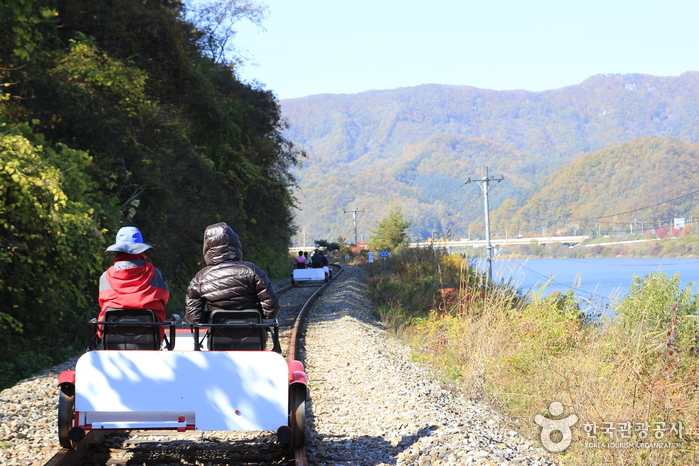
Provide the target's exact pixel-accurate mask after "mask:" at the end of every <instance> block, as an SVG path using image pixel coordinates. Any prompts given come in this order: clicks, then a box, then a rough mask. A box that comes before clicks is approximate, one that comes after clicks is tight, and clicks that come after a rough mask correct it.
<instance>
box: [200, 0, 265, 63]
mask: <svg viewBox="0 0 699 466" xmlns="http://www.w3.org/2000/svg"><path fill="white" fill-rule="evenodd" d="M266 14H267V6H266V5H258V4H257V3H256V2H255V1H254V0H213V1H199V2H194V1H188V2H187V15H186V16H187V19H188V20H190V21H191V22H192V23H194V24H195V25H196V26H197V28H198V29H199V30H200V37H199V40H198V44H199V46H200V47H201V49H202V52H203V53H204V54H205V55H206V56H208V57H209V58H211V59H212V60H214V61H216V62H218V63H227V64H229V65H234V64H241V63H242V62H244V61H245V60H244V59H243V58H242V57H241V56H240V55H241V54H240V51H238V50H237V49H236V48H235V47H233V46H232V45H231V40H232V39H233V38H234V37H235V33H236V31H235V29H234V27H235V25H236V24H237V23H238V22H239V21H241V20H243V19H247V20H249V21H251V22H252V23H253V24H255V25H256V26H258V27H262V20H263V19H264V18H265V16H266Z"/></svg>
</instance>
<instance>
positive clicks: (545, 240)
mask: <svg viewBox="0 0 699 466" xmlns="http://www.w3.org/2000/svg"><path fill="white" fill-rule="evenodd" d="M586 239H589V236H539V237H535V238H496V239H491V240H490V244H491V245H492V246H506V245H520V246H521V245H525V244H530V243H532V242H536V243H537V244H541V245H546V244H553V243H561V244H567V245H568V246H571V247H572V246H575V245H576V244H578V243H581V242H583V241H585V240H586ZM487 245H488V242H487V241H486V240H484V239H475V240H467V239H460V240H456V241H434V242H432V241H425V242H424V243H423V242H419V243H410V244H409V245H408V247H410V248H425V247H429V246H433V247H439V248H446V247H473V248H482V247H485V246H487Z"/></svg>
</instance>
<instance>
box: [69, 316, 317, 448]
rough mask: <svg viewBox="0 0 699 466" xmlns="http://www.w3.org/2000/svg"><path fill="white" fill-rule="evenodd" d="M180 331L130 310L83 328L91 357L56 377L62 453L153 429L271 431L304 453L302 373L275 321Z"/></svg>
mask: <svg viewBox="0 0 699 466" xmlns="http://www.w3.org/2000/svg"><path fill="white" fill-rule="evenodd" d="M181 324H182V322H180V321H179V316H177V315H173V316H172V319H171V321H169V322H156V318H155V313H154V312H153V311H150V310H137V309H119V310H109V311H107V312H106V313H105V316H104V320H103V321H97V320H96V319H93V320H92V321H90V326H91V329H92V330H91V339H90V344H89V346H88V351H87V352H86V353H85V354H83V355H82V356H81V357H80V358H79V359H78V362H77V364H76V367H75V370H73V371H64V372H62V373H61V374H60V375H59V376H58V385H59V388H60V393H59V402H58V437H59V443H60V445H61V446H62V447H64V448H74V447H75V446H76V445H77V444H78V443H79V442H80V441H81V440H83V439H84V437H85V436H86V434H87V432H88V431H90V430H96V429H104V430H149V429H157V430H176V431H179V432H184V431H188V430H236V431H276V434H277V439H278V441H279V442H281V443H283V444H288V445H289V446H290V447H291V448H298V447H300V446H302V445H303V443H304V427H305V401H306V373H305V372H304V367H303V363H302V362H300V361H296V360H293V361H288V362H287V361H286V360H285V359H284V357H283V356H282V355H281V347H280V344H279V333H278V326H279V324H278V322H277V321H276V319H275V320H267V319H262V316H261V314H260V312H259V311H258V310H257V309H251V310H243V311H240V310H236V311H227V310H216V311H213V312H211V316H210V319H209V322H208V323H200V324H194V325H192V326H190V328H178V327H181V326H182V325H181ZM98 329H101V332H102V335H101V338H100V337H98V336H97V335H98ZM268 335H269V337H270V339H271V341H272V349H271V350H268V349H267V340H268Z"/></svg>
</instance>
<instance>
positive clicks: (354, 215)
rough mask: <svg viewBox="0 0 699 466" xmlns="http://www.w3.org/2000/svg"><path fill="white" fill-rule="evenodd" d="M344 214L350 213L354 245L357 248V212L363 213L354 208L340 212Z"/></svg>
mask: <svg viewBox="0 0 699 466" xmlns="http://www.w3.org/2000/svg"><path fill="white" fill-rule="evenodd" d="M342 211H343V212H344V213H348V212H352V221H353V222H354V245H355V246H357V247H359V241H357V212H364V211H363V210H359V209H357V208H356V207H355V208H354V210H344V209H343V210H342Z"/></svg>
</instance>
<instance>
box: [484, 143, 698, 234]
mask: <svg viewBox="0 0 699 466" xmlns="http://www.w3.org/2000/svg"><path fill="white" fill-rule="evenodd" d="M539 186H540V187H539V188H538V189H537V190H536V192H535V194H534V195H533V196H531V198H528V199H527V200H526V203H525V204H524V205H523V206H521V207H519V208H514V209H513V208H512V205H507V204H504V205H502V206H501V207H500V209H499V210H498V211H497V212H495V213H494V215H493V216H494V217H495V218H497V219H498V221H497V224H498V226H499V228H500V229H502V228H508V227H509V228H512V229H511V230H510V231H515V230H525V231H536V232H541V231H542V229H543V230H544V231H545V232H547V234H550V233H553V234H573V232H574V229H575V231H577V233H579V234H594V232H595V231H600V232H602V233H606V234H614V233H615V232H616V231H617V230H620V231H625V232H626V231H629V229H630V225H632V224H633V225H634V227H633V228H636V229H637V231H640V230H641V228H643V229H645V228H646V227H657V226H660V225H666V224H672V221H673V219H674V218H675V217H687V218H694V217H697V215H699V203H697V195H699V189H698V188H697V186H699V144H696V143H688V142H684V141H681V140H679V139H676V138H666V137H648V138H638V139H634V140H632V141H630V142H627V143H623V144H619V145H617V146H613V147H608V148H605V149H602V150H599V151H596V152H594V153H591V154H584V155H582V156H581V157H579V158H578V159H577V160H575V161H574V162H571V163H569V164H568V165H566V166H565V167H563V168H561V169H560V170H557V171H556V172H554V173H553V174H551V175H549V176H547V177H546V178H544V179H543V180H541V183H539ZM665 201H669V202H665Z"/></svg>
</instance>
